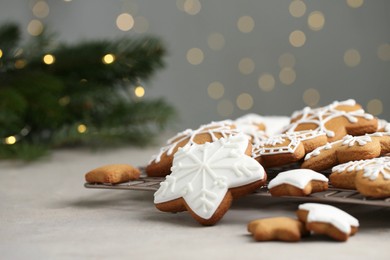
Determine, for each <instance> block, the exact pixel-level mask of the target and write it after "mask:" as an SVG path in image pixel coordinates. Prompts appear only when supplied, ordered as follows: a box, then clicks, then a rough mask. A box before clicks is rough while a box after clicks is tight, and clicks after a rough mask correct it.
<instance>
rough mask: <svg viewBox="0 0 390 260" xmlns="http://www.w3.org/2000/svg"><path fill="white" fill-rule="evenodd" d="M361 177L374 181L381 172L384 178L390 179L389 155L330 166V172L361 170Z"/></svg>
mask: <svg viewBox="0 0 390 260" xmlns="http://www.w3.org/2000/svg"><path fill="white" fill-rule="evenodd" d="M361 170H363V171H364V172H363V177H364V178H368V179H369V180H371V181H374V180H376V179H377V178H378V176H379V174H382V176H383V178H384V179H385V180H390V157H388V156H386V157H379V158H373V159H367V160H359V161H351V162H347V163H343V164H340V165H337V166H335V167H333V168H332V172H335V173H342V172H344V171H348V172H352V171H361Z"/></svg>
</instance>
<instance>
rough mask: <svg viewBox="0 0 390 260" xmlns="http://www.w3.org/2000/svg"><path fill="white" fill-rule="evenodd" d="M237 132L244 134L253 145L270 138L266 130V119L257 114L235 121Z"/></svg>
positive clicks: (247, 115)
mask: <svg viewBox="0 0 390 260" xmlns="http://www.w3.org/2000/svg"><path fill="white" fill-rule="evenodd" d="M233 124H234V125H235V128H236V129H237V131H239V132H242V133H244V134H245V135H247V136H248V138H249V139H250V140H251V143H252V144H256V143H259V142H261V141H264V140H266V139H267V138H268V136H267V134H266V132H265V130H266V127H265V124H264V118H263V117H262V116H260V115H257V114H252V113H251V114H246V115H244V116H242V117H239V118H237V119H236V120H234V122H233Z"/></svg>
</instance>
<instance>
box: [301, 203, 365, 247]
mask: <svg viewBox="0 0 390 260" xmlns="http://www.w3.org/2000/svg"><path fill="white" fill-rule="evenodd" d="M297 216H298V219H299V220H300V221H302V222H304V223H305V226H306V229H308V230H309V231H311V232H313V233H316V234H324V235H328V236H329V237H331V238H333V239H335V240H338V241H346V240H347V239H348V238H349V237H350V236H352V235H354V234H355V233H356V232H357V230H358V227H359V221H358V220H357V219H356V218H354V217H352V216H351V215H349V214H348V213H346V212H345V211H342V210H340V209H338V208H336V207H333V206H330V205H324V204H317V203H305V204H301V205H299V207H298V211H297Z"/></svg>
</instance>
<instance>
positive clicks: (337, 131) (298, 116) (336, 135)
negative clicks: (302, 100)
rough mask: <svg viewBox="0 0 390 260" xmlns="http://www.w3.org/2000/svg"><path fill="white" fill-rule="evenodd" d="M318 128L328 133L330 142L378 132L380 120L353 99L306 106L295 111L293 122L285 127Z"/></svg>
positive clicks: (293, 130) (296, 128)
mask: <svg viewBox="0 0 390 260" xmlns="http://www.w3.org/2000/svg"><path fill="white" fill-rule="evenodd" d="M309 129H312V130H318V131H322V132H324V133H326V135H327V137H328V142H333V141H336V140H340V139H341V138H343V137H344V136H345V135H347V134H350V135H354V136H357V135H364V134H366V133H373V132H376V131H377V129H378V120H377V119H376V118H375V117H374V116H372V115H370V114H367V113H365V112H364V110H363V109H362V107H361V106H360V105H359V104H357V103H356V102H355V100H353V99H349V100H345V101H342V102H338V101H335V102H333V103H332V104H330V105H328V106H325V107H320V108H315V109H311V108H310V107H306V108H304V109H303V110H301V111H297V112H294V113H293V114H292V116H291V123H290V125H289V126H287V127H286V128H285V131H286V132H287V133H290V132H295V131H302V130H309Z"/></svg>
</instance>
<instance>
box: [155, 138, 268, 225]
mask: <svg viewBox="0 0 390 260" xmlns="http://www.w3.org/2000/svg"><path fill="white" fill-rule="evenodd" d="M247 147H248V139H247V138H246V137H245V136H244V135H243V134H238V135H235V136H230V137H227V138H221V139H219V140H217V141H215V142H213V143H206V144H203V145H198V144H194V145H192V146H186V147H183V148H180V149H179V150H178V151H177V153H175V155H174V159H173V165H172V168H171V170H172V173H171V175H169V176H167V177H166V179H165V181H163V182H161V184H160V188H159V189H158V191H157V192H156V193H155V194H154V203H156V204H157V203H163V202H167V201H171V200H174V199H178V198H180V197H183V199H184V200H185V202H186V203H187V205H188V206H189V207H190V208H191V209H192V211H194V212H195V213H196V214H197V215H198V216H200V217H202V218H203V219H209V218H210V217H212V215H213V214H214V213H215V211H216V210H217V208H218V206H219V205H220V203H221V202H222V200H223V198H224V197H225V195H226V192H227V191H228V189H229V188H234V187H239V186H243V185H246V184H250V183H253V182H255V181H258V180H262V179H264V177H265V172H264V169H263V167H262V166H261V165H260V164H259V163H258V162H257V161H256V160H255V159H253V158H251V157H250V156H248V155H246V154H245V151H246V149H247Z"/></svg>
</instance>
